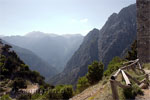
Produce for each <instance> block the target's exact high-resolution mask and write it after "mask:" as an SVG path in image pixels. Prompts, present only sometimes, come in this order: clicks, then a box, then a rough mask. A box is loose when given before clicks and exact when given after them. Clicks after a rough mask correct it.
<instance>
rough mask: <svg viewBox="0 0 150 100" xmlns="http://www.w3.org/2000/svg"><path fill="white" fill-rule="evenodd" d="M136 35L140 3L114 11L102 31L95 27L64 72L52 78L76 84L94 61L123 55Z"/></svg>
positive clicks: (51, 81) (105, 61) (53, 82)
mask: <svg viewBox="0 0 150 100" xmlns="http://www.w3.org/2000/svg"><path fill="white" fill-rule="evenodd" d="M135 38H136V6H135V4H134V5H131V6H129V7H126V8H123V9H122V10H121V11H120V12H119V13H118V14H116V13H114V14H112V15H111V16H110V17H109V18H108V21H107V22H106V23H105V25H104V26H103V28H102V29H101V30H98V29H93V30H92V31H90V32H89V33H88V35H87V36H86V37H85V38H84V41H83V43H82V44H81V45H80V48H79V49H78V50H77V51H76V52H75V53H74V55H73V56H72V58H71V59H70V60H69V61H68V63H67V65H66V67H65V69H64V71H63V72H62V73H60V74H58V75H56V76H55V77H53V78H52V79H50V83H52V84H75V83H76V82H77V79H78V78H79V77H81V76H84V75H85V74H86V73H87V68H88V65H89V64H91V63H92V62H93V61H94V60H98V61H103V63H104V64H105V69H106V65H107V64H108V63H109V61H111V59H112V58H113V57H115V56H122V55H123V54H124V51H125V50H126V49H128V48H129V46H130V45H131V43H132V42H133V41H134V40H135Z"/></svg>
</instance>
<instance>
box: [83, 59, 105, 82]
mask: <svg viewBox="0 0 150 100" xmlns="http://www.w3.org/2000/svg"><path fill="white" fill-rule="evenodd" d="M103 71H104V65H103V63H102V62H100V63H98V62H97V61H94V62H93V63H92V65H89V66H88V73H87V75H86V77H87V79H88V81H89V83H90V84H94V83H96V82H98V81H99V80H101V79H102V77H103Z"/></svg>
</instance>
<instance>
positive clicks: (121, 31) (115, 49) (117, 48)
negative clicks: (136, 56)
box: [98, 5, 136, 67]
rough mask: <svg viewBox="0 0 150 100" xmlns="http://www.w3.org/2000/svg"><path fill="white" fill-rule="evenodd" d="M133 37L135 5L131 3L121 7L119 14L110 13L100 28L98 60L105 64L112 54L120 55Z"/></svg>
mask: <svg viewBox="0 0 150 100" xmlns="http://www.w3.org/2000/svg"><path fill="white" fill-rule="evenodd" d="M135 39H136V5H131V6H129V7H126V8H123V9H122V10H121V11H120V12H119V14H116V13H114V14H112V15H111V16H110V17H109V19H108V21H107V22H106V24H105V25H104V27H103V28H102V29H101V30H100V34H99V39H98V49H99V60H101V61H103V63H104V64H105V65H107V64H108V63H109V61H110V60H111V59H112V58H113V57H114V56H121V55H122V53H124V52H123V51H124V50H125V49H126V48H128V47H129V46H130V45H131V43H132V42H133V41H134V40H135ZM105 67H106V66H105Z"/></svg>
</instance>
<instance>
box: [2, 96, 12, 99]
mask: <svg viewBox="0 0 150 100" xmlns="http://www.w3.org/2000/svg"><path fill="white" fill-rule="evenodd" d="M0 100H12V99H11V98H10V96H9V95H3V96H2V97H1V98H0Z"/></svg>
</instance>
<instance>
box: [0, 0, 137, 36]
mask: <svg viewBox="0 0 150 100" xmlns="http://www.w3.org/2000/svg"><path fill="white" fill-rule="evenodd" d="M135 2H136V0H0V35H5V36H6V35H25V34H27V33H29V32H32V31H41V32H44V33H55V34H60V35H61V34H82V35H86V34H87V33H88V32H89V31H90V30H92V29H93V28H98V29H100V28H101V27H102V26H103V25H104V24H105V22H106V21H107V19H108V17H109V16H110V15H111V14H112V13H114V12H116V13H118V12H119V11H120V10H121V9H122V8H123V7H126V6H129V5H130V4H134V3H135Z"/></svg>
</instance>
